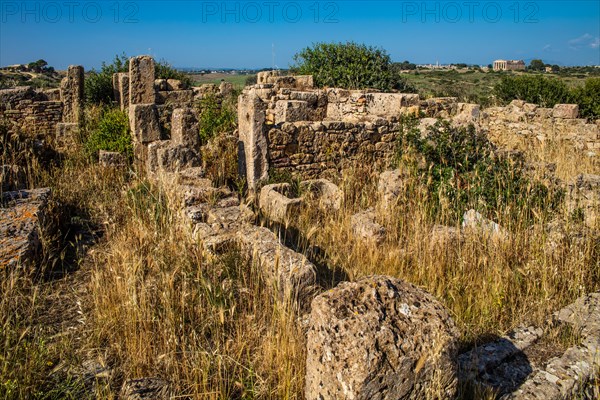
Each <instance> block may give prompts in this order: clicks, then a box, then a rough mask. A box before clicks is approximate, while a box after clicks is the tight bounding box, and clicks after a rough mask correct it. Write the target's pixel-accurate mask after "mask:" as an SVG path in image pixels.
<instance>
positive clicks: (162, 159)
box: [156, 144, 201, 172]
mask: <svg viewBox="0 0 600 400" xmlns="http://www.w3.org/2000/svg"><path fill="white" fill-rule="evenodd" d="M156 158H157V167H158V170H162V171H167V172H174V171H178V170H183V169H186V168H192V167H199V166H200V165H201V161H200V155H199V154H198V153H197V152H196V151H195V150H192V149H190V148H189V147H186V146H184V145H180V144H176V145H173V144H169V145H168V146H161V147H159V148H157V150H156Z"/></svg>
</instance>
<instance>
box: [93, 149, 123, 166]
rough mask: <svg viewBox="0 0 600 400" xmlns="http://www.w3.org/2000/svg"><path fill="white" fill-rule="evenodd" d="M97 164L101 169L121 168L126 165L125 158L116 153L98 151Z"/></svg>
mask: <svg viewBox="0 0 600 400" xmlns="http://www.w3.org/2000/svg"><path fill="white" fill-rule="evenodd" d="M98 162H99V164H100V165H102V166H103V167H111V168H121V167H124V166H125V165H127V160H126V159H125V156H124V155H123V154H121V153H119V152H118V151H105V150H100V151H99V152H98Z"/></svg>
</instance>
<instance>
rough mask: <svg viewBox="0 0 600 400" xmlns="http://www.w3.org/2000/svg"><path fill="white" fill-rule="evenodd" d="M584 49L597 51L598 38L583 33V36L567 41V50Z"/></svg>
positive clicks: (599, 39)
mask: <svg viewBox="0 0 600 400" xmlns="http://www.w3.org/2000/svg"><path fill="white" fill-rule="evenodd" d="M584 47H590V48H592V49H597V48H599V47H600V37H598V36H596V37H594V36H592V35H590V34H589V33H584V34H583V35H581V36H579V37H577V38H575V39H571V40H569V48H571V49H572V50H579V49H582V48H584Z"/></svg>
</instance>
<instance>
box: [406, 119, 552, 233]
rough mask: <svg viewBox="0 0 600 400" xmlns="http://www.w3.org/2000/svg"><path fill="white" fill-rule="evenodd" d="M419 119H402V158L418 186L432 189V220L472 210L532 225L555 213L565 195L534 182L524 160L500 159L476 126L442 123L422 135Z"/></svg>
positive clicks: (451, 219) (454, 217) (453, 219)
mask: <svg viewBox="0 0 600 400" xmlns="http://www.w3.org/2000/svg"><path fill="white" fill-rule="evenodd" d="M417 124H418V122H417V120H416V119H414V117H411V118H404V119H403V120H402V124H401V125H402V129H401V134H400V135H399V138H398V157H399V160H401V162H402V163H404V166H408V170H409V171H410V172H411V174H412V176H413V178H415V179H414V181H415V182H421V183H424V184H425V185H426V189H427V190H426V192H427V193H428V195H427V199H428V201H429V203H430V204H429V205H430V207H428V209H429V210H431V213H432V215H431V217H432V219H434V220H438V221H440V222H443V223H451V224H453V223H457V222H459V221H460V219H461V217H462V214H463V213H464V212H465V211H466V210H468V209H471V208H474V209H476V210H477V211H479V212H481V213H482V214H485V215H487V216H488V217H489V218H492V219H499V217H500V216H502V215H504V216H506V215H507V213H508V214H509V215H508V217H509V219H511V220H512V221H513V222H516V223H518V222H524V221H525V222H527V221H531V220H532V219H533V218H534V216H536V215H537V216H539V215H546V214H547V213H552V212H553V211H554V210H555V209H556V208H557V206H558V205H559V203H560V201H561V199H562V192H561V191H560V190H558V189H553V188H549V187H547V186H545V185H543V184H542V183H540V182H535V181H532V180H531V179H530V178H529V177H527V175H526V174H525V165H524V162H523V160H521V159H514V158H509V157H507V156H500V155H498V153H497V152H496V151H495V149H494V147H493V145H492V143H491V142H490V141H489V140H488V139H487V137H486V135H485V134H483V133H478V132H476V130H475V128H474V127H473V126H469V127H468V128H465V127H455V126H452V125H451V124H450V123H449V122H447V121H438V122H437V123H436V124H435V125H434V126H432V127H431V128H429V129H428V130H427V132H426V133H425V134H424V135H422V134H421V132H420V130H419V129H418V126H417Z"/></svg>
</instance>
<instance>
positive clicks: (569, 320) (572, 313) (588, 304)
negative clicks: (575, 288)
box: [554, 292, 600, 338]
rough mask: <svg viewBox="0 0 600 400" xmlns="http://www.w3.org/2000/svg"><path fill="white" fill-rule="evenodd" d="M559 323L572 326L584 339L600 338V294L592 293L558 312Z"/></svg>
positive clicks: (556, 315)
mask: <svg viewBox="0 0 600 400" xmlns="http://www.w3.org/2000/svg"><path fill="white" fill-rule="evenodd" d="M554 317H555V318H556V320H557V321H560V322H562V323H565V324H569V325H572V326H573V327H574V328H575V329H576V331H577V332H579V333H580V334H581V336H582V337H584V338H588V337H590V336H595V337H598V338H600V293H598V292H596V293H590V294H588V295H586V296H582V297H580V298H578V299H577V300H576V301H575V302H574V303H573V304H570V305H568V306H567V307H565V308H563V309H562V310H560V311H558V312H556V313H555V314H554Z"/></svg>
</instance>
